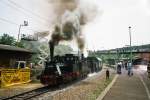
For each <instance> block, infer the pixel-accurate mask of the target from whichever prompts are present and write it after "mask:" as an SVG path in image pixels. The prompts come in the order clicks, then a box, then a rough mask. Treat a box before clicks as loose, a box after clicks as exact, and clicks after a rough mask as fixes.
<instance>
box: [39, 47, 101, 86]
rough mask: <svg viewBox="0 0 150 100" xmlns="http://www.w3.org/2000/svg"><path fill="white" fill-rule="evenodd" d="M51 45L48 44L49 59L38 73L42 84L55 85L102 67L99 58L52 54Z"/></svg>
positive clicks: (85, 75)
mask: <svg viewBox="0 0 150 100" xmlns="http://www.w3.org/2000/svg"><path fill="white" fill-rule="evenodd" d="M52 48H53V45H52V44H51V45H50V53H51V60H47V61H46V62H45V69H44V71H43V72H42V73H41V75H40V82H41V83H42V84H44V85H49V86H57V85H60V84H64V83H68V82H71V81H74V80H77V79H82V78H85V77H87V75H88V74H89V73H93V72H98V71H100V70H101V69H102V64H101V60H99V59H98V58H96V57H87V58H84V56H83V54H81V56H79V55H74V54H65V55H64V56H53V50H54V49H52Z"/></svg>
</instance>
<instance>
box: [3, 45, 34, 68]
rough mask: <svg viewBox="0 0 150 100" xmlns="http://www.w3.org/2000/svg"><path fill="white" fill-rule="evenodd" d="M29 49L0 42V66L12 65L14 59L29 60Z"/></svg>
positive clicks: (30, 53) (30, 55)
mask: <svg viewBox="0 0 150 100" xmlns="http://www.w3.org/2000/svg"><path fill="white" fill-rule="evenodd" d="M32 54H33V52H32V51H31V50H27V49H23V48H19V47H15V46H9V45H2V44H0V68H7V67H13V66H14V64H15V62H16V61H26V62H30V60H31V57H32Z"/></svg>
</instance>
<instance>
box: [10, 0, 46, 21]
mask: <svg viewBox="0 0 150 100" xmlns="http://www.w3.org/2000/svg"><path fill="white" fill-rule="evenodd" d="M7 1H8V2H10V3H11V4H13V5H15V6H16V7H18V8H20V9H23V10H24V11H27V12H29V13H31V14H33V15H34V16H36V17H39V18H41V19H42V20H45V21H49V20H48V19H47V18H45V17H42V16H41V15H39V14H36V13H35V12H32V11H30V10H28V9H26V8H24V7H22V6H21V5H19V4H17V3H15V2H14V1H12V0H7Z"/></svg>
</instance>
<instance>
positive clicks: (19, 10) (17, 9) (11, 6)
mask: <svg viewBox="0 0 150 100" xmlns="http://www.w3.org/2000/svg"><path fill="white" fill-rule="evenodd" d="M1 1H2V3H3V4H5V5H7V6H8V7H10V8H13V9H14V10H16V11H18V12H19V13H22V14H25V15H27V16H28V15H29V13H28V14H27V11H26V13H25V12H22V10H21V9H19V8H18V7H17V6H15V5H14V4H13V5H11V4H12V3H11V4H10V3H8V2H6V1H4V0H1ZM30 14H32V15H35V14H33V13H30ZM35 16H36V15H35ZM36 17H37V18H39V17H38V16H36ZM28 18H30V19H33V17H31V15H30V17H29V16H28ZM39 19H42V18H39ZM35 20H37V19H35ZM37 21H39V22H40V23H42V22H43V21H45V20H44V19H43V21H42V20H37ZM45 22H47V21H45ZM36 23H37V22H36ZM42 24H43V25H44V23H42ZM44 26H46V25H44ZM46 27H47V26H46Z"/></svg>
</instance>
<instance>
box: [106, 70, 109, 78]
mask: <svg viewBox="0 0 150 100" xmlns="http://www.w3.org/2000/svg"><path fill="white" fill-rule="evenodd" d="M109 76H110V73H109V70H108V69H107V70H106V80H108V79H109Z"/></svg>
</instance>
